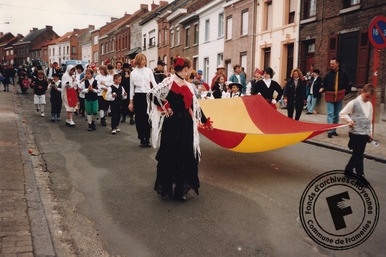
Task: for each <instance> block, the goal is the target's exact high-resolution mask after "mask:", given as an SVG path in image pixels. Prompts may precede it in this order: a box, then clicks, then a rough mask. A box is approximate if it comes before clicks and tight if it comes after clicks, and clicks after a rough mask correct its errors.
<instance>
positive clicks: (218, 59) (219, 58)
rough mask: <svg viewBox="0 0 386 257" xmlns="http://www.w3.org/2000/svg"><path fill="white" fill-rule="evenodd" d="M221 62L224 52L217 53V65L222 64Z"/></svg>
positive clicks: (222, 61)
mask: <svg viewBox="0 0 386 257" xmlns="http://www.w3.org/2000/svg"><path fill="white" fill-rule="evenodd" d="M223 63H224V54H223V53H220V54H217V67H218V66H219V65H223Z"/></svg>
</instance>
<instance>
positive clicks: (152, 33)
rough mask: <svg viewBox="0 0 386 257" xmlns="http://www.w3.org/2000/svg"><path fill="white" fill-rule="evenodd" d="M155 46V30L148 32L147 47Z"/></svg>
mask: <svg viewBox="0 0 386 257" xmlns="http://www.w3.org/2000/svg"><path fill="white" fill-rule="evenodd" d="M153 46H155V30H152V31H150V32H149V47H153Z"/></svg>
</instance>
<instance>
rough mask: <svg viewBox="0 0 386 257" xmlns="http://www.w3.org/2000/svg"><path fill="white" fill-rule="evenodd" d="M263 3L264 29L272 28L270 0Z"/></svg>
mask: <svg viewBox="0 0 386 257" xmlns="http://www.w3.org/2000/svg"><path fill="white" fill-rule="evenodd" d="M264 4H265V10H266V11H265V15H266V17H265V27H264V29H265V30H270V29H272V18H273V7H272V1H267V2H265V3H264Z"/></svg>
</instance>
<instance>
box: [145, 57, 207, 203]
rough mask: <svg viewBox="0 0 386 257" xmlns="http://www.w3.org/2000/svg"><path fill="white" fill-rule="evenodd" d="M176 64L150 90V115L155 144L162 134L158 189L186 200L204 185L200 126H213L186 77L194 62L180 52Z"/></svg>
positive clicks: (159, 191) (161, 192)
mask: <svg viewBox="0 0 386 257" xmlns="http://www.w3.org/2000/svg"><path fill="white" fill-rule="evenodd" d="M173 67H174V69H175V72H176V73H175V74H174V75H172V76H171V77H168V78H166V79H164V80H163V81H162V82H161V83H160V84H158V85H156V86H155V87H153V88H152V90H151V92H150V93H149V94H148V98H149V102H152V104H151V109H150V112H149V117H150V120H151V122H152V123H151V124H152V144H153V146H154V147H156V146H157V144H158V142H159V136H160V135H161V137H160V147H159V150H158V153H157V156H156V159H157V161H158V165H157V178H156V181H155V185H154V190H155V191H157V193H158V194H160V195H161V196H165V195H169V196H174V198H175V199H177V200H181V201H186V194H187V193H188V191H189V190H190V189H193V190H194V191H195V192H196V194H197V195H198V188H199V187H200V182H199V179H198V161H199V159H200V147H199V134H198V129H197V127H198V126H199V125H201V126H204V128H208V129H210V128H211V125H210V123H211V122H210V120H209V118H208V119H206V118H205V116H204V115H203V114H202V112H201V108H200V106H199V103H198V101H197V98H196V96H195V94H194V91H193V88H192V87H191V86H189V84H188V83H187V82H186V81H185V78H187V77H188V75H189V72H190V67H191V62H190V61H189V60H188V59H185V58H181V57H179V56H177V57H176V58H174V60H173ZM150 96H152V97H153V99H151V100H152V101H150ZM200 122H201V123H204V125H203V124H200Z"/></svg>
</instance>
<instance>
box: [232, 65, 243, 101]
mask: <svg viewBox="0 0 386 257" xmlns="http://www.w3.org/2000/svg"><path fill="white" fill-rule="evenodd" d="M229 81H231V82H238V83H240V84H241V85H242V86H243V88H242V90H241V93H243V94H244V93H245V91H246V87H247V82H246V78H245V76H244V73H243V72H242V71H241V66H240V65H239V64H236V65H235V66H233V75H231V76H230V77H229Z"/></svg>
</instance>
